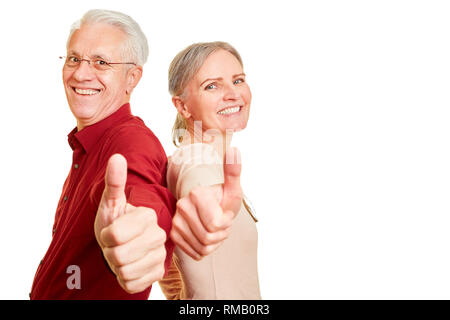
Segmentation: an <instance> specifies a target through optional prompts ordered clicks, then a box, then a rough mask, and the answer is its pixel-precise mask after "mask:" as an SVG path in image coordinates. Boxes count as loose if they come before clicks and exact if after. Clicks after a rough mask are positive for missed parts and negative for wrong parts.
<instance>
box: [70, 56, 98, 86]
mask: <svg viewBox="0 0 450 320" xmlns="http://www.w3.org/2000/svg"><path fill="white" fill-rule="evenodd" d="M73 77H74V78H75V80H77V81H87V80H92V79H93V78H94V77H95V70H94V68H93V67H92V66H91V64H90V62H89V61H88V60H81V62H80V64H79V65H78V67H76V69H75V71H74V73H73Z"/></svg>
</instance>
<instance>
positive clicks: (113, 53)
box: [30, 10, 175, 299]
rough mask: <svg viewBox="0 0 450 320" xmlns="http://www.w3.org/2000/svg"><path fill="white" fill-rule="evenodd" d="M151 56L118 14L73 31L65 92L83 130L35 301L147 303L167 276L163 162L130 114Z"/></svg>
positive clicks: (96, 14) (95, 13)
mask: <svg viewBox="0 0 450 320" xmlns="http://www.w3.org/2000/svg"><path fill="white" fill-rule="evenodd" d="M147 55H148V45H147V40H146V37H145V35H144V34H143V32H142V31H141V29H140V28H139V26H138V24H137V23H136V22H135V21H134V20H133V19H131V18H130V17H129V16H127V15H124V14H122V13H118V12H112V11H105V10H91V11H89V12H87V13H86V14H85V15H84V16H83V18H82V19H81V20H80V21H78V22H76V23H75V24H74V25H73V26H72V30H71V33H70V35H69V39H68V42H67V57H65V63H64V67H63V82H64V87H65V91H66V96H67V100H68V103H69V106H70V109H71V111H72V113H73V115H74V116H75V118H76V120H77V126H76V128H75V129H73V130H72V132H70V134H69V136H68V137H69V145H70V147H71V148H72V149H73V163H72V166H71V170H70V172H69V175H68V177H67V179H66V181H65V183H64V186H63V191H62V194H61V198H60V201H59V203H58V207H57V211H56V216H55V221H54V226H53V237H52V241H51V244H50V247H49V248H48V251H47V253H46V255H45V257H44V258H43V259H42V261H41V263H40V265H39V267H38V270H37V272H36V275H35V278H34V281H33V286H32V291H31V293H30V298H31V299H147V298H148V296H149V293H150V289H151V284H152V283H153V282H155V281H157V280H159V279H161V278H162V277H163V275H164V272H165V269H167V268H168V267H169V264H170V261H171V256H172V252H173V244H172V242H171V241H170V240H169V237H168V235H169V233H170V227H171V220H172V215H173V212H174V210H175V207H174V206H175V201H174V198H173V196H172V195H171V193H170V192H169V191H168V189H167V188H166V182H165V179H166V177H165V173H166V163H167V158H166V156H165V153H164V150H163V148H162V146H161V144H160V143H159V141H158V139H157V138H156V137H155V135H153V133H152V132H151V131H150V129H148V128H147V127H146V126H145V124H144V122H143V121H142V120H141V119H140V118H138V117H135V116H133V115H132V114H131V111H130V105H129V100H130V95H131V93H132V91H133V89H134V88H135V86H136V85H137V84H138V82H139V80H140V78H141V76H142V70H143V69H142V66H143V64H144V63H145V62H146V60H147ZM117 154H120V155H117ZM127 169H128V170H127Z"/></svg>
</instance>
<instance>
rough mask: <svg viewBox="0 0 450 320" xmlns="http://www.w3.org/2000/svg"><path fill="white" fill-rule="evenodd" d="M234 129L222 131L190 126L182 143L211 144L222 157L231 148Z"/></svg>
mask: <svg viewBox="0 0 450 320" xmlns="http://www.w3.org/2000/svg"><path fill="white" fill-rule="evenodd" d="M232 138H233V130H227V131H226V132H221V131H219V130H205V131H203V130H198V129H195V128H194V129H193V128H188V129H187V130H186V132H185V134H184V136H183V140H182V143H181V144H182V145H187V144H193V143H207V144H209V145H211V146H212V147H213V148H214V149H215V150H216V152H217V153H218V154H219V156H220V157H221V158H223V157H224V155H225V152H226V150H228V149H229V147H230V144H231V139H232Z"/></svg>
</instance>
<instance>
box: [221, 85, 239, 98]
mask: <svg viewBox="0 0 450 320" xmlns="http://www.w3.org/2000/svg"><path fill="white" fill-rule="evenodd" d="M223 98H224V100H236V99H238V98H239V92H238V89H237V88H236V86H234V85H226V86H224V97H223Z"/></svg>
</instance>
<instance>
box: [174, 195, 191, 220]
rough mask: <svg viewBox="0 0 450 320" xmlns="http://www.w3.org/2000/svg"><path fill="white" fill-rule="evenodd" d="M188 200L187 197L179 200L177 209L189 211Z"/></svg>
mask: <svg viewBox="0 0 450 320" xmlns="http://www.w3.org/2000/svg"><path fill="white" fill-rule="evenodd" d="M188 202H189V200H188V199H186V198H181V199H180V200H178V201H177V205H176V207H177V211H178V212H185V211H187V208H188ZM175 216H177V214H175Z"/></svg>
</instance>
